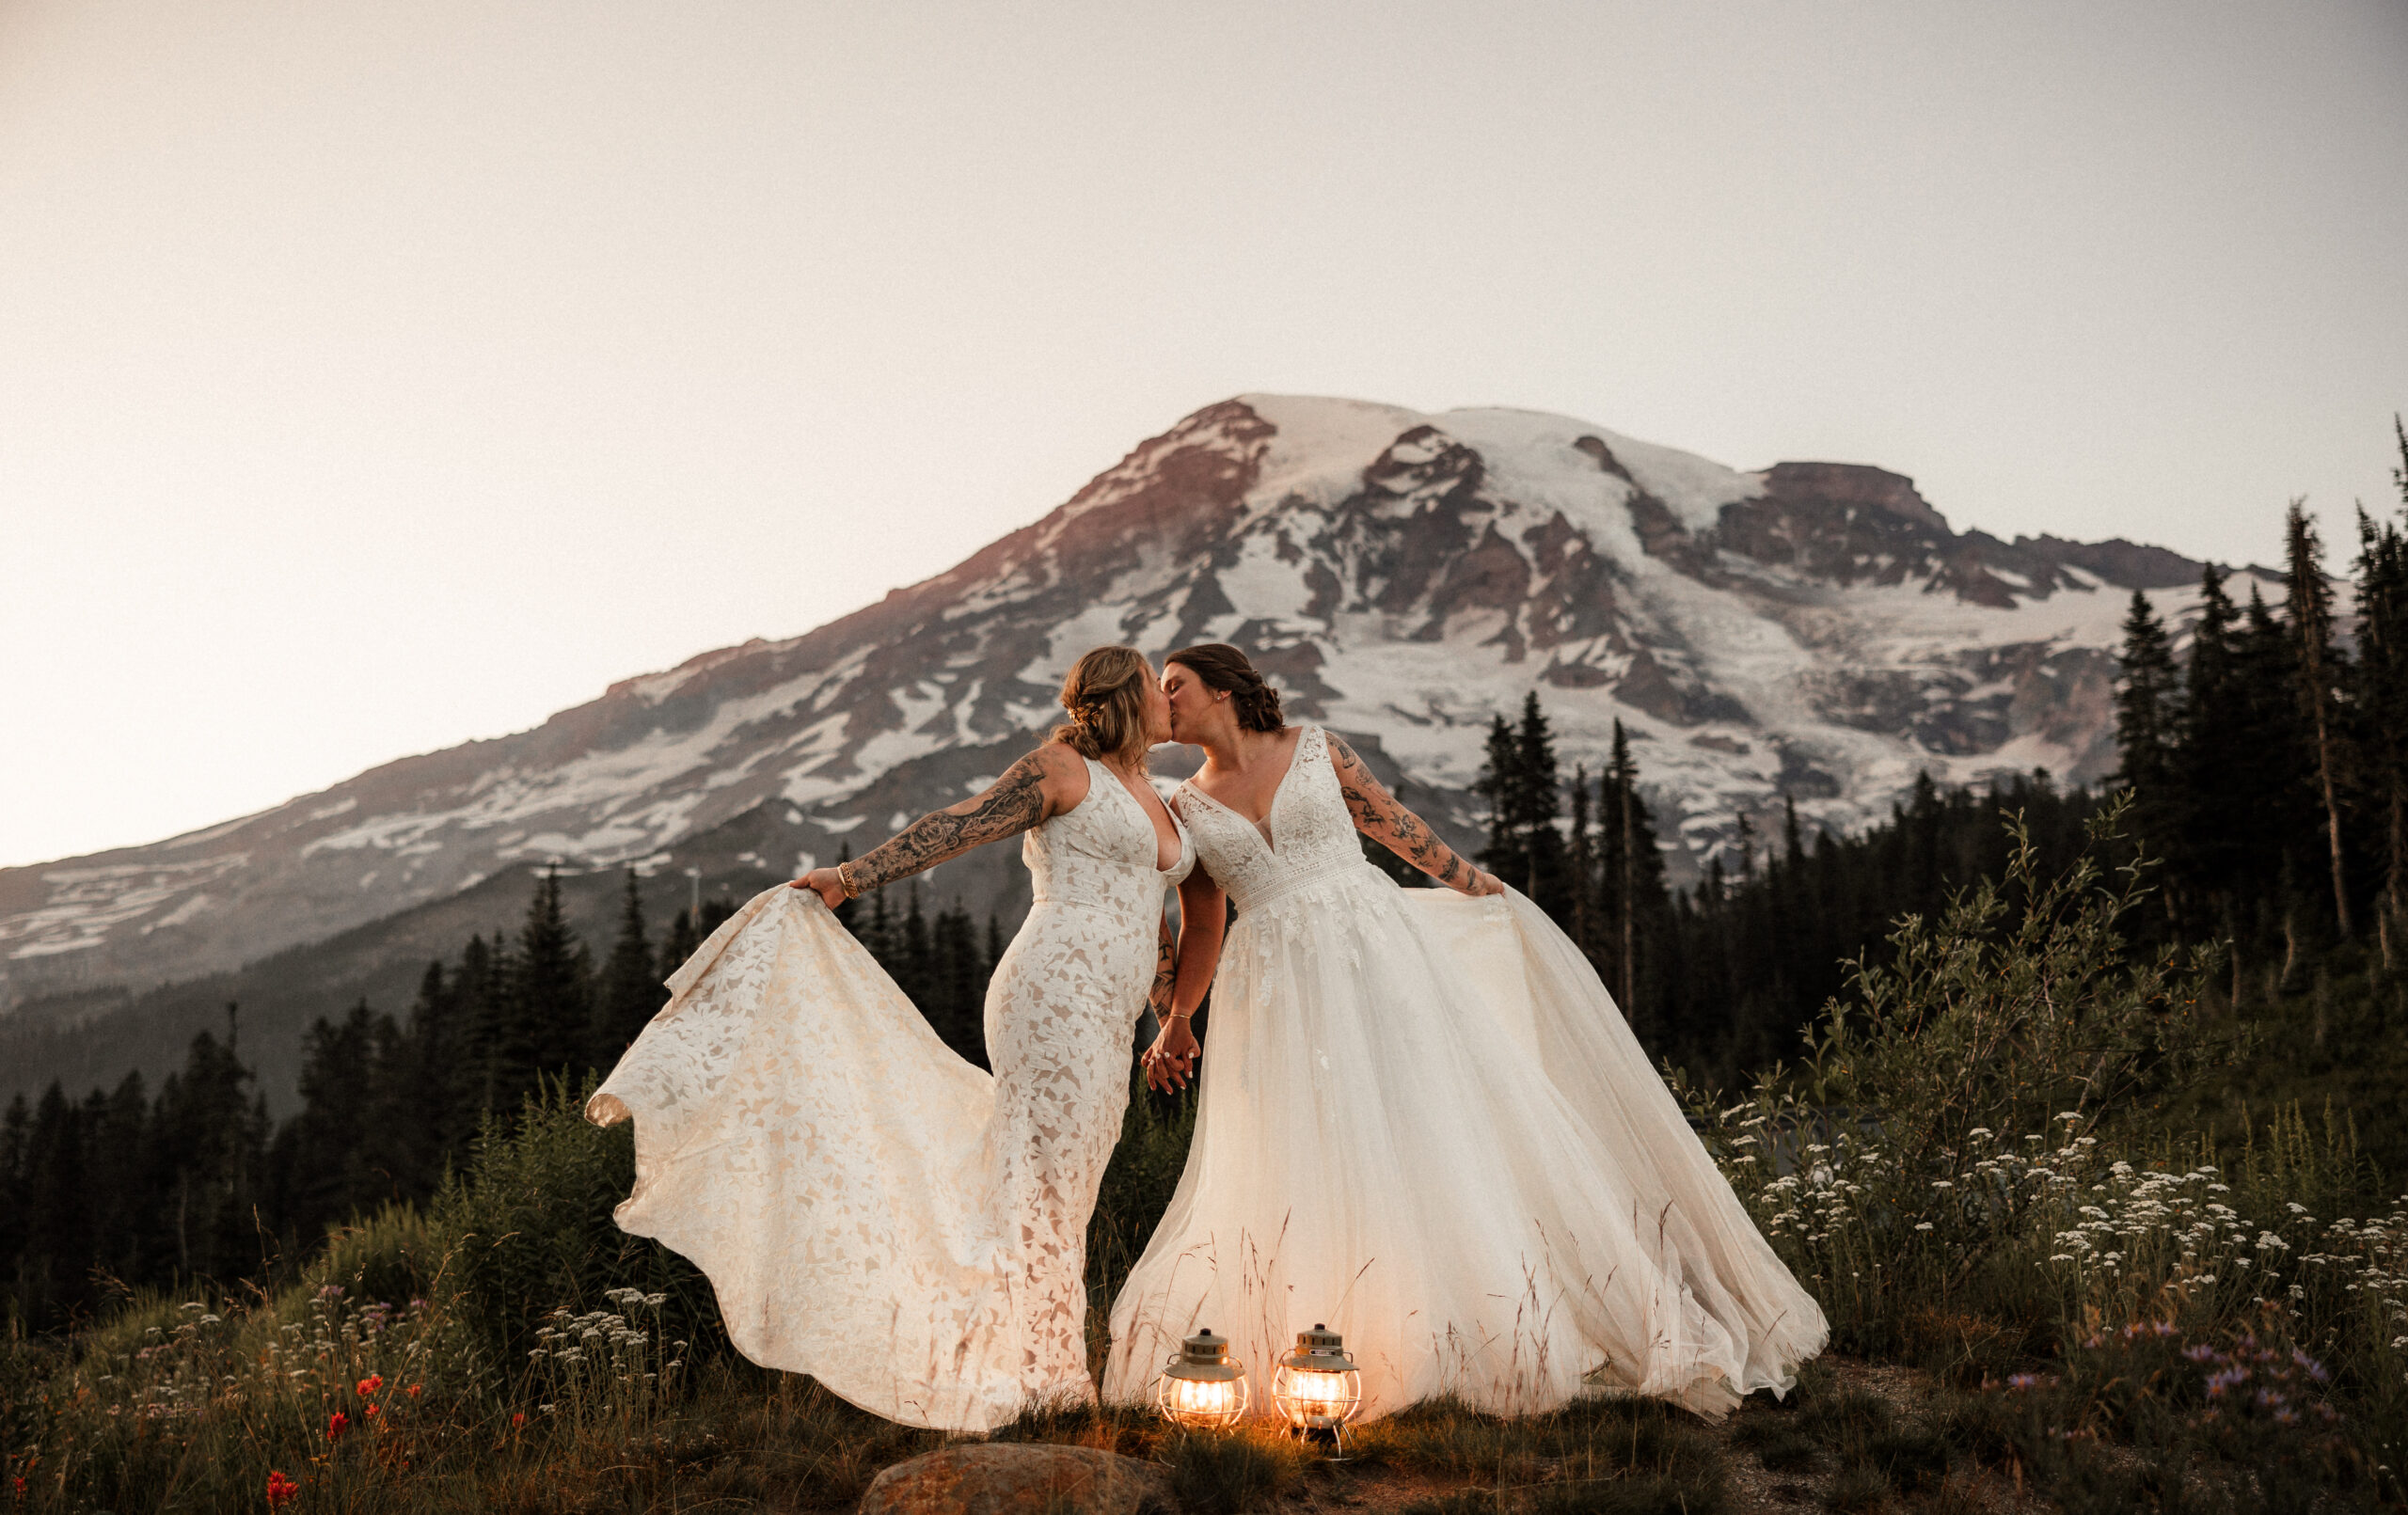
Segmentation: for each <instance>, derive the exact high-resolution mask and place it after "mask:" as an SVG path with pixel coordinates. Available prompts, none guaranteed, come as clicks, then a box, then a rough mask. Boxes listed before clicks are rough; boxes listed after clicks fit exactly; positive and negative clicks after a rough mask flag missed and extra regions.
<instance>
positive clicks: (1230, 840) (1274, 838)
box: [1171, 726, 1370, 911]
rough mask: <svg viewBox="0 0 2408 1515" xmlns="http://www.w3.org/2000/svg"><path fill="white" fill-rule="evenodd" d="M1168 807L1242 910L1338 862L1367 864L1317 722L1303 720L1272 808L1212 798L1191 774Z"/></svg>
mask: <svg viewBox="0 0 2408 1515" xmlns="http://www.w3.org/2000/svg"><path fill="white" fill-rule="evenodd" d="M1171 808H1172V809H1173V810H1174V811H1176V812H1177V813H1179V817H1180V820H1182V821H1184V822H1185V823H1186V824H1187V834H1188V836H1189V837H1190V838H1191V839H1192V840H1193V841H1194V842H1195V844H1196V862H1197V863H1198V864H1199V865H1200V866H1201V867H1202V868H1203V869H1204V870H1205V871H1206V872H1207V873H1209V874H1211V875H1212V879H1213V881H1214V882H1215V883H1217V884H1219V885H1220V886H1221V887H1222V888H1223V889H1225V890H1227V891H1228V894H1229V898H1230V900H1231V901H1232V902H1234V903H1235V904H1236V906H1237V907H1238V908H1239V909H1240V910H1241V911H1243V910H1248V909H1253V908H1256V907H1259V906H1261V905H1262V904H1264V903H1266V902H1267V901H1269V900H1270V899H1272V898H1274V897H1275V896H1276V895H1279V894H1284V893H1286V892H1288V891H1289V890H1291V889H1292V888H1295V887H1296V886H1298V885H1300V884H1304V883H1308V882H1310V881H1312V880H1314V879H1317V878H1321V877H1324V876H1327V875H1329V874H1330V873H1331V872H1333V871H1335V870H1337V869H1340V868H1348V867H1369V866H1370V864H1368V863H1366V862H1364V860H1363V852H1362V847H1361V845H1360V844H1358V843H1356V841H1355V820H1354V817H1353V816H1352V815H1350V814H1348V813H1347V810H1346V798H1345V796H1344V795H1343V794H1342V793H1341V792H1340V791H1339V783H1338V773H1337V770H1336V769H1334V768H1332V767H1331V766H1330V765H1329V741H1328V738H1327V736H1326V735H1325V734H1323V731H1322V729H1321V728H1320V727H1318V726H1307V727H1306V728H1305V729H1304V732H1303V734H1300V735H1299V736H1298V737H1297V738H1296V746H1295V750H1294V751H1293V752H1292V753H1291V756H1290V757H1289V760H1288V771H1287V773H1286V774H1285V775H1283V776H1282V777H1281V779H1280V780H1279V785H1278V787H1277V788H1275V789H1274V790H1273V791H1272V793H1271V809H1270V811H1269V812H1268V813H1266V814H1265V815H1264V816H1263V818H1262V821H1261V822H1260V823H1257V822H1255V821H1252V820H1249V819H1247V818H1246V817H1245V816H1244V815H1241V814H1239V813H1237V812H1236V811H1233V810H1231V809H1230V808H1229V807H1228V806H1227V805H1224V804H1222V803H1221V802H1220V801H1219V800H1217V799H1214V798H1213V797H1212V796H1211V795H1208V794H1206V793H1205V792H1204V791H1203V790H1201V789H1199V788H1197V787H1196V783H1195V781H1193V780H1190V781H1188V782H1186V783H1183V784H1181V785H1180V787H1179V791H1178V793H1176V794H1174V795H1173V796H1171ZM1266 826H1267V827H1268V834H1266V832H1265V829H1264V828H1265V827H1266ZM1274 843H1276V844H1274Z"/></svg>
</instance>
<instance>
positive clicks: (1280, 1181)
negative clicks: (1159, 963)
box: [1104, 727, 1828, 1416]
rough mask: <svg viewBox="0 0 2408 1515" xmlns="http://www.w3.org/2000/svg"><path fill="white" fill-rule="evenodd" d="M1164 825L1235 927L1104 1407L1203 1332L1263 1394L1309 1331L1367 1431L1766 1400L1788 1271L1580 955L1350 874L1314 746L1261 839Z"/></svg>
mask: <svg viewBox="0 0 2408 1515" xmlns="http://www.w3.org/2000/svg"><path fill="white" fill-rule="evenodd" d="M1172 803H1173V806H1174V808H1175V809H1177V810H1178V811H1179V812H1180V817H1181V818H1182V819H1183V820H1184V821H1185V822H1186V824H1187V827H1188V830H1189V833H1190V835H1191V836H1192V837H1193V838H1194V841H1195V844H1196V855H1197V860H1198V865H1199V866H1201V867H1203V868H1205V869H1207V870H1208V871H1210V872H1211V874H1212V877H1213V878H1214V879H1215V880H1217V881H1218V882H1219V883H1220V884H1221V886H1222V887H1223V888H1225V889H1226V890H1228V892H1229V896H1230V898H1231V899H1232V900H1233V901H1234V902H1235V904H1236V906H1237V909H1238V918H1237V921H1236V923H1234V925H1233V926H1232V927H1231V929H1230V931H1229V935H1228V940H1227V942H1226V944H1225V945H1224V947H1223V950H1222V954H1221V964H1220V973H1219V977H1218V979H1217V980H1216V981H1215V983H1214V985H1213V988H1212V1014H1211V1016H1210V1018H1209V1024H1208V1026H1207V1028H1206V1032H1205V1044H1204V1054H1203V1058H1202V1061H1201V1063H1200V1064H1199V1068H1200V1075H1201V1077H1200V1083H1199V1091H1200V1093H1199V1100H1200V1103H1199V1106H1198V1111H1197V1115H1196V1136H1195V1144H1194V1146H1193V1148H1192V1150H1191V1151H1190V1153H1189V1155H1188V1160H1187V1169H1186V1172H1185V1174H1184V1175H1183V1176H1182V1177H1181V1178H1180V1185H1179V1190H1178V1193H1177V1195H1176V1196H1175V1197H1174V1198H1173V1199H1172V1201H1171V1204H1170V1208H1169V1211H1168V1213H1167V1214H1166V1215H1165V1216H1164V1219H1163V1223H1162V1225H1161V1227H1160V1228H1159V1229H1158V1230H1157V1231H1156V1232H1155V1233H1154V1237H1153V1239H1152V1241H1151V1242H1150V1243H1149V1246H1148V1247H1147V1249H1146V1253H1145V1255H1144V1256H1143V1257H1142V1258H1141V1259H1139V1261H1138V1263H1137V1266H1136V1268H1135V1270H1133V1272H1132V1273H1131V1275H1130V1277H1129V1280H1128V1282H1127V1285H1126V1286H1124V1287H1123V1288H1122V1290H1121V1292H1120V1296H1119V1298H1118V1299H1117V1301H1116V1302H1114V1305H1113V1310H1112V1331H1113V1348H1112V1356H1111V1359H1110V1364H1109V1366H1108V1367H1107V1369H1106V1371H1105V1376H1104V1393H1105V1395H1106V1397H1111V1398H1128V1397H1136V1396H1138V1395H1140V1394H1143V1393H1144V1392H1145V1391H1146V1388H1147V1385H1148V1383H1149V1381H1150V1380H1151V1379H1152V1378H1153V1376H1154V1374H1155V1372H1156V1371H1157V1370H1158V1369H1159V1368H1160V1366H1161V1365H1162V1363H1163V1361H1164V1358H1165V1357H1166V1356H1168V1355H1169V1354H1170V1353H1171V1352H1172V1351H1173V1350H1175V1349H1176V1347H1177V1344H1178V1341H1179V1339H1180V1337H1181V1336H1182V1335H1185V1334H1189V1333H1191V1332H1193V1331H1195V1330H1196V1329H1197V1328H1199V1327H1203V1326H1210V1327H1211V1328H1212V1329H1213V1330H1214V1331H1217V1332H1220V1333H1222V1334H1225V1335H1227V1336H1228V1337H1229V1338H1230V1342H1231V1350H1232V1351H1233V1352H1234V1353H1236V1355H1237V1356H1238V1357H1239V1358H1240V1359H1241V1360H1243V1361H1244V1363H1245V1365H1246V1366H1247V1368H1248V1370H1249V1372H1250V1373H1251V1374H1252V1375H1253V1377H1254V1378H1255V1380H1256V1387H1255V1392H1254V1397H1253V1400H1254V1402H1253V1409H1254V1411H1255V1412H1258V1413H1264V1414H1268V1413H1272V1412H1273V1407H1272V1405H1271V1402H1270V1393H1269V1390H1270V1382H1269V1380H1270V1376H1271V1373H1272V1371H1273V1367H1274V1365H1275V1363H1276V1361H1277V1358H1278V1355H1279V1353H1281V1352H1282V1351H1285V1350H1287V1349H1288V1348H1289V1346H1290V1345H1291V1343H1292V1342H1293V1340H1294V1336H1295V1333H1296V1332H1298V1331H1300V1330H1302V1329H1304V1328H1306V1327H1308V1326H1311V1325H1313V1324H1315V1323H1316V1322H1322V1321H1326V1322H1327V1323H1328V1324H1329V1325H1330V1326H1331V1327H1333V1328H1334V1329H1336V1330H1338V1331H1340V1332H1342V1333H1343V1334H1345V1338H1346V1346H1347V1349H1348V1350H1349V1351H1350V1353H1351V1354H1352V1355H1353V1356H1354V1358H1355V1361H1356V1362H1357V1363H1359V1364H1360V1365H1362V1368H1363V1392H1364V1399H1365V1405H1364V1413H1365V1414H1367V1415H1376V1414H1381V1413H1385V1412H1389V1411H1393V1410H1397V1409H1400V1408H1402V1407H1403V1406H1404V1405H1407V1404H1410V1403H1412V1402H1413V1401H1415V1400H1417V1399H1420V1398H1423V1397H1429V1396H1433V1395H1439V1394H1449V1393H1451V1394H1457V1395H1460V1396H1462V1397H1465V1398H1466V1399H1468V1400H1470V1401H1471V1402H1472V1403H1474V1404H1475V1405H1478V1406H1480V1407H1481V1408H1484V1409H1488V1410H1493V1411H1497V1412H1509V1413H1510V1412H1529V1411H1537V1410H1544V1409H1547V1408H1550V1407H1552V1406H1554V1405H1557V1404H1560V1403H1561V1402H1562V1401H1563V1400H1565V1399H1566V1398H1568V1397H1571V1396H1573V1395H1575V1394H1577V1393H1579V1392H1580V1391H1581V1390H1582V1388H1583V1386H1584V1379H1585V1380H1586V1381H1588V1382H1589V1383H1590V1384H1593V1385H1599V1386H1604V1387H1608V1388H1611V1389H1620V1390H1625V1391H1629V1392H1634V1393H1639V1394H1645V1395H1652V1396H1658V1397H1664V1398H1667V1399H1671V1400H1675V1401H1677V1402H1679V1403H1681V1404H1684V1405H1687V1406H1688V1407H1690V1408H1692V1409H1694V1410H1697V1411H1699V1412H1702V1413H1704V1414H1707V1415H1709V1416H1714V1415H1719V1414H1720V1413H1721V1412H1724V1411H1725V1410H1727V1409H1728V1408H1729V1407H1730V1406H1731V1405H1733V1404H1734V1403H1735V1402H1736V1399H1737V1397H1739V1396H1740V1395H1743V1394H1745V1393H1747V1392H1749V1391H1750V1390H1752V1389H1755V1388H1759V1387H1771V1388H1774V1389H1777V1390H1782V1391H1784V1392H1785V1391H1786V1390H1787V1388H1788V1387H1789V1386H1790V1384H1791V1383H1792V1381H1793V1369H1794V1367H1795V1365H1797V1364H1798V1362H1799V1361H1801V1360H1802V1359H1804V1358H1807V1357H1811V1356H1813V1355H1814V1353H1815V1352H1816V1351H1818V1350H1820V1349H1821V1348H1822V1346H1823V1344H1824V1341H1825V1339H1826V1337H1827V1335H1828V1328H1827V1327H1826V1325H1825V1323H1824V1319H1823V1314H1822V1311H1821V1310H1820V1309H1818V1308H1817V1307H1816V1306H1815V1303H1814V1300H1813V1299H1812V1298H1810V1297H1809V1296H1808V1295H1807V1294H1806V1292H1805V1290H1804V1289H1803V1288H1801V1287H1800V1286H1798V1282H1797V1280H1796V1279H1794V1278H1793V1277H1791V1275H1790V1273H1789V1271H1788V1270H1787V1269H1785V1268H1784V1267H1782V1263H1781V1261H1780V1259H1779V1258H1777V1257H1776V1256H1775V1255H1773V1252H1772V1249H1771V1247H1770V1246H1769V1245H1767V1244H1766V1241H1765V1239H1764V1238H1763V1237H1762V1236H1760V1235H1759V1234H1758V1233H1757V1231H1756V1229H1755V1227H1754V1226H1753V1225H1752V1224H1751V1223H1750V1221H1749V1219H1748V1216H1747V1213H1746V1212H1745V1211H1744V1210H1743V1209H1741V1207H1740V1206H1739V1202H1738V1199H1737V1197H1736V1196H1735V1195H1734V1194H1733V1193H1732V1191H1731V1188H1730V1186H1729V1185H1728V1184H1727V1183H1726V1182H1724V1180H1723V1178H1722V1176H1721V1175H1720V1174H1719V1172H1718V1171H1717V1170H1716V1168H1715V1166H1714V1162H1713V1160H1711V1159H1710V1158H1709V1157H1708V1156H1707V1155H1706V1152H1705V1149H1704V1148H1703V1145H1702V1144H1700V1143H1699V1141H1698V1139H1697V1137H1696V1135H1695V1134H1694V1133H1693V1132H1691V1130H1690V1129H1689V1128H1688V1125H1687V1121H1686V1120H1685V1119H1684V1118H1683V1116H1682V1114H1681V1113H1680V1109H1679V1107H1678V1105H1677V1104H1676V1103H1675V1102H1674V1100H1673V1098H1672V1097H1671V1092H1670V1091H1669V1090H1667V1089H1666V1088H1665V1086H1664V1083H1663V1081H1662V1080H1661V1079H1660V1078H1659V1077H1658V1076H1657V1075H1656V1072H1655V1071H1654V1070H1653V1069H1652V1068H1651V1067H1650V1066H1649V1065H1648V1061H1647V1056H1646V1054H1645V1052H1644V1051H1642V1050H1641V1049H1640V1046H1639V1044H1638V1042H1637V1041H1636V1040H1635V1039H1634V1038H1633V1037H1632V1035H1631V1034H1630V1031H1629V1028H1628V1027H1627V1026H1626V1025H1625V1024H1624V1021H1623V1018H1622V1016H1621V1015H1620V1014H1619V1013H1618V1012H1617V1011H1616V1009H1615V1008H1614V1004H1613V1002H1612V1000H1611V999H1610V998H1608V995H1607V993H1606V990H1605V986H1603V985H1602V984H1601V983H1599V982H1598V979H1597V975H1596V973H1595V972H1594V971H1592V969H1591V968H1590V966H1589V964H1588V962H1587V961H1586V959H1585V958H1583V957H1582V956H1581V955H1580V953H1579V951H1578V949H1577V948H1576V947H1574V946H1573V944H1572V943H1571V941H1570V940H1569V939H1566V938H1565V937H1564V935H1563V934H1562V933H1561V932H1560V931H1559V930H1557V929H1556V927H1555V926H1554V924H1553V923H1550V922H1549V921H1548V920H1547V918H1546V917H1545V915H1544V914H1543V913H1542V912H1540V911H1539V909H1538V908H1537V907H1534V906H1533V905H1531V904H1530V902H1529V900H1528V899H1526V898H1524V897H1523V896H1522V895H1520V894H1518V893H1509V894H1506V895H1502V896H1491V897H1489V898H1485V899H1471V898H1466V897H1465V896H1462V895H1459V894H1456V893H1453V892H1450V891H1440V890H1402V889H1399V888H1398V887H1397V886H1396V885H1395V884H1394V883H1393V882H1391V881H1390V880H1389V879H1388V878H1387V877H1386V876H1385V875H1383V874H1382V873H1380V872H1379V870H1377V869H1376V868H1373V867H1372V866H1371V865H1370V863H1369V862H1367V861H1365V860H1364V859H1363V857H1362V855H1361V852H1360V850H1359V846H1358V844H1357V842H1356V839H1355V828H1354V823H1353V820H1352V818H1351V816H1350V815H1349V814H1348V813H1347V809H1346V806H1345V803H1344V801H1343V799H1342V798H1341V797H1340V796H1339V781H1338V776H1337V774H1336V772H1335V771H1334V770H1333V769H1332V767H1331V765H1330V761H1329V756H1328V745H1327V743H1326V741H1325V740H1324V738H1323V734H1322V733H1321V731H1320V730H1319V729H1318V728H1315V727H1307V728H1306V729H1305V731H1304V732H1303V733H1302V734H1301V735H1300V737H1299V738H1298V740H1297V743H1296V749H1295V755H1294V759H1293V762H1292V765H1291V767H1290V769H1289V772H1288V774H1287V776H1286V777H1285V778H1284V779H1283V780H1282V781H1281V782H1280V784H1279V787H1278V789H1277V791H1276V792H1275V795H1274V797H1273V800H1272V805H1271V812H1270V815H1269V817H1268V821H1267V828H1268V831H1269V833H1270V834H1269V836H1268V837H1266V836H1265V835H1264V834H1263V832H1262V831H1261V830H1259V829H1257V827H1256V826H1255V825H1254V823H1252V822H1251V821H1249V820H1247V819H1246V818H1245V817H1244V816H1241V815H1239V814H1237V813H1234V812H1232V811H1230V810H1228V809H1227V808H1226V807H1224V806H1222V805H1220V804H1218V803H1217V802H1215V801H1214V800H1212V798H1211V797H1209V796H1206V795H1204V794H1203V793H1202V792H1201V791H1199V790H1197V789H1196V788H1195V787H1194V786H1193V785H1189V786H1186V787H1183V788H1182V789H1181V790H1180V792H1179V793H1178V794H1177V795H1176V796H1174V797H1173V801H1172Z"/></svg>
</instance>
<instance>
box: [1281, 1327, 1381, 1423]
mask: <svg viewBox="0 0 2408 1515" xmlns="http://www.w3.org/2000/svg"><path fill="white" fill-rule="evenodd" d="M1271 1397H1272V1399H1273V1401H1274V1402H1275V1403H1276V1404H1277V1405H1278V1406H1279V1412H1280V1413H1281V1414H1283V1415H1285V1416H1287V1417H1288V1424H1289V1425H1290V1426H1291V1427H1293V1428H1296V1429H1297V1430H1299V1431H1301V1432H1303V1433H1304V1435H1305V1438H1306V1439H1307V1440H1308V1441H1315V1442H1326V1443H1328V1444H1330V1445H1331V1446H1333V1447H1335V1446H1337V1445H1338V1444H1339V1433H1340V1432H1342V1431H1343V1430H1344V1429H1345V1428H1346V1423H1347V1422H1348V1421H1350V1420H1353V1419H1354V1418H1355V1412H1356V1411H1358V1410H1360V1409H1361V1408H1362V1407H1363V1372H1362V1369H1360V1368H1358V1367H1356V1366H1355V1360H1354V1359H1353V1358H1351V1357H1349V1356H1347V1355H1346V1341H1345V1338H1344V1337H1342V1336H1340V1335H1339V1334H1338V1333H1337V1332H1335V1331H1332V1330H1330V1329H1329V1328H1328V1327H1327V1326H1324V1325H1320V1324H1316V1325H1315V1326H1314V1327H1313V1328H1312V1329H1311V1330H1310V1331H1299V1332H1297V1333H1296V1349H1295V1350H1294V1351H1291V1352H1290V1353H1289V1354H1288V1355H1287V1356H1285V1357H1282V1358H1281V1359H1279V1371H1278V1372H1277V1374H1275V1375H1274V1377H1273V1378H1272V1380H1271Z"/></svg>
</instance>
